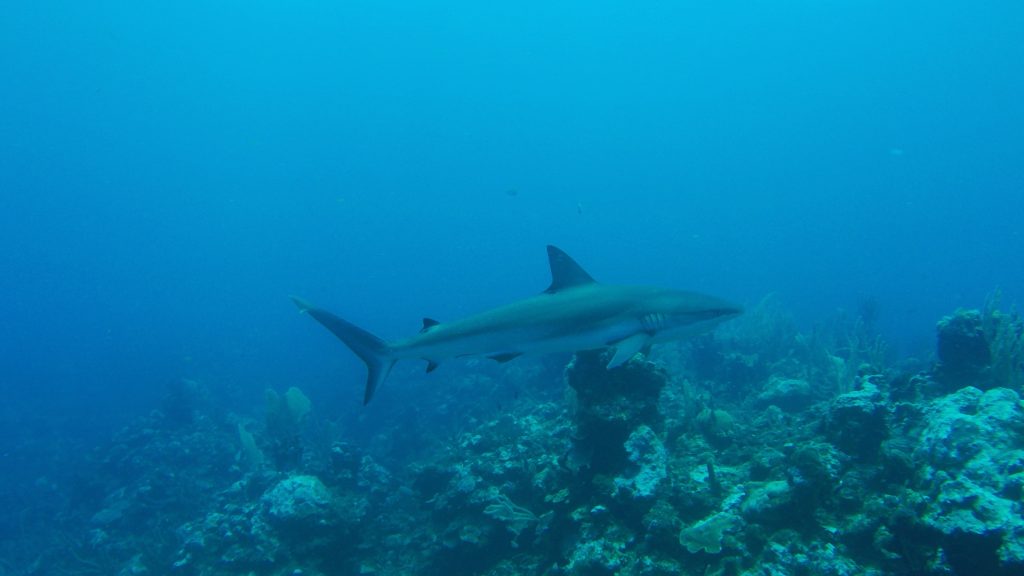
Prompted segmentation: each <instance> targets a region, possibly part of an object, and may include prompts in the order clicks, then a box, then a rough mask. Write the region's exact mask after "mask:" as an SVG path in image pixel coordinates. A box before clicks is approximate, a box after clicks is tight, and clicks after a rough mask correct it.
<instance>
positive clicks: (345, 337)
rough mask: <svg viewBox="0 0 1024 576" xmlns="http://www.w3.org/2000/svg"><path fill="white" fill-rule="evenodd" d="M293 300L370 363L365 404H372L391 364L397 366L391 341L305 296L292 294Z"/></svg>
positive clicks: (367, 363)
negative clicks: (392, 352)
mask: <svg viewBox="0 0 1024 576" xmlns="http://www.w3.org/2000/svg"><path fill="white" fill-rule="evenodd" d="M292 302H295V305H296V306H298V307H299V310H300V311H302V312H303V313H305V314H309V315H310V316H312V317H313V319H314V320H316V321H317V322H319V323H321V324H323V326H324V328H327V329H328V330H330V331H331V332H332V333H334V335H335V336H337V337H338V338H339V339H340V340H341V341H342V342H344V343H345V344H346V345H347V346H348V347H349V348H351V349H352V351H353V352H355V353H356V356H359V358H361V359H362V361H363V362H365V363H366V370H367V375H366V392H365V393H364V395H363V404H368V403H369V402H370V400H371V399H372V398H373V393H374V392H375V391H376V390H377V386H378V385H379V384H380V383H381V382H383V381H384V379H385V378H387V377H388V374H389V373H390V372H391V367H392V366H394V365H395V360H394V358H392V357H391V348H390V347H389V346H388V343H387V342H385V341H383V340H381V339H380V338H377V337H376V336H374V335H373V334H370V333H369V332H367V331H366V330H363V329H362V328H360V327H358V326H356V325H355V324H352V323H350V322H347V321H345V320H342V319H341V318H338V317H337V316H335V315H334V314H331V313H330V312H328V311H326V310H321V309H320V308H317V307H315V306H313V305H311V304H309V303H308V302H306V301H305V300H302V299H301V298H296V297H295V296H292Z"/></svg>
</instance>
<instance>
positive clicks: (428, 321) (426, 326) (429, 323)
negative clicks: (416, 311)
mask: <svg viewBox="0 0 1024 576" xmlns="http://www.w3.org/2000/svg"><path fill="white" fill-rule="evenodd" d="M438 324H440V322H438V321H437V320H434V319H433V318H424V319H423V328H420V333H423V332H426V331H427V330H430V329H431V328H433V327H434V326H437V325H438Z"/></svg>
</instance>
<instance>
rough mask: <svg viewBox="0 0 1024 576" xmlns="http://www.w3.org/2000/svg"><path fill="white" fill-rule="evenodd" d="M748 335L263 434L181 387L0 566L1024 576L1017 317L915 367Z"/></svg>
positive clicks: (471, 374) (955, 323)
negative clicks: (31, 541)
mask: <svg viewBox="0 0 1024 576" xmlns="http://www.w3.org/2000/svg"><path fill="white" fill-rule="evenodd" d="M751 315H752V316H753V318H750V319H747V320H745V322H746V323H745V324H742V325H740V326H738V327H736V328H733V329H730V330H725V331H723V333H722V334H721V335H719V336H718V337H714V338H702V339H700V340H697V341H694V342H692V343H689V344H683V345H679V346H666V347H664V348H662V349H655V351H654V354H653V355H651V356H645V355H642V354H641V355H637V356H636V357H634V358H633V359H631V360H630V361H629V362H627V363H625V364H623V365H622V366H620V367H618V368H615V369H612V370H606V369H605V364H606V363H607V356H606V353H605V352H602V351H590V352H581V353H579V354H576V355H575V357H573V358H572V360H571V361H570V362H569V363H568V365H567V366H564V369H563V365H557V364H555V363H554V362H552V361H550V360H547V359H545V361H544V362H545V363H538V364H529V363H522V364H519V365H517V364H515V363H512V364H509V365H500V366H495V365H491V364H474V365H471V366H469V367H468V370H467V371H466V373H465V374H463V375H455V376H451V377H450V378H451V380H450V382H449V383H445V385H442V386H439V385H436V384H432V385H431V386H429V387H427V386H424V387H423V388H422V389H415V388H413V389H410V390H411V391H410V395H415V401H411V402H408V403H405V404H403V405H400V406H399V405H396V406H394V407H392V408H390V409H385V408H377V407H375V409H377V410H378V412H377V413H375V414H374V415H373V416H372V417H369V416H368V417H365V418H362V417H360V418H358V419H350V420H348V421H343V420H342V419H341V418H338V419H337V420H334V421H332V420H329V419H323V418H322V417H318V416H317V411H314V410H313V409H312V404H311V402H310V400H309V398H308V397H307V396H306V395H305V394H304V393H302V392H301V391H299V390H298V389H297V388H291V389H289V390H288V391H287V392H285V393H284V394H282V395H278V394H277V393H273V392H269V393H267V397H266V407H265V411H264V412H263V414H262V416H263V417H262V418H260V414H259V413H258V412H257V413H256V414H241V415H239V414H234V413H232V412H230V411H228V410H226V409H225V408H223V407H218V406H217V405H216V404H215V403H213V402H211V401H209V400H208V396H207V395H206V394H204V391H203V390H202V387H201V385H199V384H197V383H194V382H191V381H189V382H184V383H180V384H179V385H176V386H175V387H174V389H173V390H172V391H171V395H170V397H169V398H168V399H167V400H166V401H165V404H164V405H163V409H162V410H160V411H154V412H153V413H152V414H150V415H148V416H146V417H144V418H140V419H139V420H138V421H137V422H136V423H135V424H134V425H132V426H130V427H128V428H126V429H125V430H124V431H122V432H121V433H120V434H118V435H116V436H115V437H114V438H113V439H112V440H111V441H110V442H109V443H108V444H107V445H106V446H103V447H101V448H98V449H97V450H95V451H94V452H91V453H88V454H83V455H82V456H81V461H80V462H79V468H80V470H81V471H82V473H81V475H80V476H79V477H78V478H79V479H78V480H77V483H76V485H75V488H74V489H73V490H72V489H70V488H69V489H66V492H64V494H65V496H64V497H63V498H59V499H58V500H57V502H58V503H59V504H58V505H57V506H58V507H59V514H55V515H54V517H56V518H58V526H59V534H60V536H59V539H58V537H57V536H54V537H53V539H52V540H49V541H47V542H48V544H49V545H48V546H47V550H51V551H45V550H41V551H39V552H37V553H36V558H35V559H34V561H33V562H27V563H25V567H24V568H20V567H14V566H7V565H4V564H0V570H2V571H4V572H5V573H11V574H24V575H29V574H33V575H35V574H125V575H127V574H180V575H195V576H220V575H224V576H231V575H239V576H241V575H248V574H253V573H258V574H267V575H270V576H284V575H293V576H294V575H296V574H310V575H318V574H378V575H384V576H386V575H391V574H395V575H398V574H427V575H432V574H438V575H440V574H446V575H448V574H481V575H490V576H499V575H507V574H524V573H525V574H544V575H549V576H568V575H603V574H608V575H611V574H624V575H645V576H647V575H661V574H664V575H668V574H721V575H751V576H753V575H782V574H786V575H788V574H826V575H837V576H838V575H853V574H858V575H860V574H867V575H883V574H894V575H923V576H947V575H958V576H966V575H974V574H991V575H996V576H1004V575H1006V576H1009V575H1011V574H1019V573H1022V572H1024V504H1022V500H1024V403H1022V401H1021V397H1020V394H1021V392H1022V391H1021V389H1020V377H1019V375H1018V374H1017V373H1016V372H1014V370H1017V369H1019V367H1020V366H1019V332H1018V330H1019V322H1020V321H1019V319H1017V317H1016V316H1015V315H1013V314H1003V313H1000V312H998V311H997V310H993V309H988V308H987V309H986V311H984V312H980V313H973V312H967V311H958V312H957V313H955V314H954V315H952V316H950V317H948V318H947V319H944V320H943V322H941V323H940V328H939V339H938V342H937V346H938V348H937V356H938V362H937V364H936V365H935V366H933V367H930V368H929V367H925V366H922V367H919V369H916V370H913V371H908V370H907V369H906V367H905V365H900V366H899V367H895V366H891V365H888V364H887V363H886V361H885V355H884V354H883V353H882V350H884V346H883V345H880V344H879V343H878V342H877V340H876V339H875V338H874V337H872V336H871V334H870V332H869V331H868V330H867V328H866V326H868V325H869V324H870V323H869V322H867V321H865V320H863V319H850V318H849V317H848V316H839V317H838V318H839V320H836V321H835V322H833V323H832V324H829V325H828V326H827V327H819V328H817V329H816V332H815V334H812V335H810V336H807V335H803V334H801V333H799V332H798V331H797V330H796V328H795V327H794V326H793V324H792V323H789V322H788V321H787V320H786V319H785V317H784V314H783V313H782V312H781V310H780V309H779V308H778V307H777V306H776V305H774V304H772V303H771V302H770V301H769V302H766V303H764V304H763V305H762V306H760V307H756V308H755V309H754V310H753V311H752V312H751ZM844 322H845V324H844ZM1015 347H1016V348H1015ZM520 362H525V361H520ZM1015 362H1016V363H1017V364H1014V363H1015ZM1015 367H1016V368H1015ZM449 384H450V385H449ZM314 397H316V396H314ZM367 422H370V423H371V424H367ZM47 489H49V490H52V491H55V492H56V493H58V494H60V493H61V491H60V490H61V489H60V488H58V487H55V486H48V488H47ZM52 550H61V551H62V552H61V553H55V552H52Z"/></svg>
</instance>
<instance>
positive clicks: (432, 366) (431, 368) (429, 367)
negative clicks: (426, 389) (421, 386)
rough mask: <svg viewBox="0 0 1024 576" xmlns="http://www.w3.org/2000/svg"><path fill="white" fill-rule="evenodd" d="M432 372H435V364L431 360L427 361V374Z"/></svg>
mask: <svg viewBox="0 0 1024 576" xmlns="http://www.w3.org/2000/svg"><path fill="white" fill-rule="evenodd" d="M434 370H437V362H434V361H433V360H427V374H430V373H431V372H433V371H434Z"/></svg>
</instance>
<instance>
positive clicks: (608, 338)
mask: <svg viewBox="0 0 1024 576" xmlns="http://www.w3.org/2000/svg"><path fill="white" fill-rule="evenodd" d="M547 252H548V263H549V265H550V267H551V285H550V286H548V288H547V289H546V290H544V291H543V292H541V293H540V294H537V295H534V296H531V297H528V298H524V299H522V300H517V301H515V302H512V303H509V304H505V305H503V306H499V307H497V308H492V309H490V310H485V311H483V312H479V313H477V314H474V315H472V316H468V317H466V318H463V319H461V320H455V321H452V322H444V323H442V322H438V321H437V320H434V319H432V318H424V319H423V328H422V329H421V330H420V331H419V333H417V334H414V335H412V336H410V337H408V338H403V339H400V340H396V341H393V342H385V341H384V340H382V339H380V338H378V337H377V336H374V335H373V334H371V333H369V332H367V331H366V330H363V329H362V328H359V327H358V326H356V325H354V324H352V323H350V322H348V321H346V320H344V319H342V318H339V317H338V316H335V315H334V314H332V313H330V312H328V311H326V310H324V309H321V308H317V307H316V306H313V305H312V304H310V303H309V302H306V301H305V300H303V299H301V298H298V297H296V296H292V297H291V298H292V301H294V302H295V305H296V306H298V308H299V310H300V311H301V312H303V313H305V314H307V315H309V316H311V317H312V318H313V319H314V320H316V321H317V322H319V323H320V324H322V325H323V326H324V327H325V328H327V330H329V331H330V332H331V333H333V334H334V335H335V336H337V337H338V339H340V340H341V341H342V342H344V343H345V344H346V345H347V346H348V347H349V348H350V349H351V350H352V352H354V353H355V354H356V356H358V357H359V358H360V359H362V361H363V362H364V363H365V364H366V368H367V378H366V388H365V390H364V394H363V404H364V405H365V404H368V403H369V402H370V400H372V399H373V396H374V392H376V390H377V388H378V386H379V385H380V384H381V383H382V382H384V380H385V379H386V378H387V377H388V374H390V372H391V369H392V367H393V366H394V365H395V363H396V362H398V361H399V360H406V359H419V360H425V361H426V362H427V372H433V371H434V369H435V368H437V366H438V364H439V363H440V362H442V361H444V360H447V359H451V358H466V357H486V358H491V359H493V360H496V361H498V362H508V361H510V360H513V359H515V358H517V357H519V356H521V355H524V354H546V353H553V352H576V351H580V350H595V349H604V348H611V349H613V350H614V352H613V353H612V354H610V356H611V358H610V360H609V361H608V363H607V369H609V370H611V369H613V368H616V367H618V366H621V365H622V364H623V363H625V362H627V361H628V360H630V359H632V358H633V357H634V356H635V355H636V354H637V353H639V352H641V351H644V350H647V349H649V347H650V346H651V345H653V344H657V343H661V342H667V341H671V340H678V339H683V338H688V337H692V336H695V335H698V334H701V333H704V332H707V331H709V330H711V329H713V328H714V327H715V326H717V325H718V324H719V323H721V322H723V321H725V320H728V319H730V318H732V317H734V316H737V315H739V314H741V313H742V308H740V307H739V306H737V305H735V304H732V303H730V302H727V301H725V300H722V299H720V298H716V297H714V296H709V295H706V294H699V293H696V292H685V291H681V290H673V289H669V288H659V287H652V286H623V285H614V284H604V283H600V282H597V281H595V280H594V278H593V277H592V276H591V275H590V274H588V273H587V272H586V270H584V269H583V268H582V267H581V266H580V265H579V264H578V263H577V262H576V261H575V260H573V259H572V257H570V256H569V255H568V254H566V253H565V252H564V251H562V250H561V249H559V248H556V247H555V246H548V247H547Z"/></svg>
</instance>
